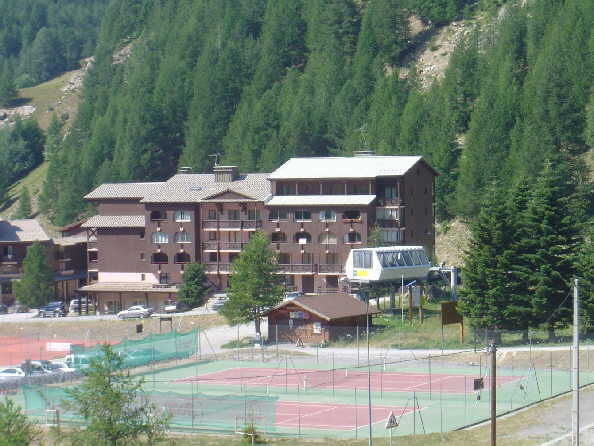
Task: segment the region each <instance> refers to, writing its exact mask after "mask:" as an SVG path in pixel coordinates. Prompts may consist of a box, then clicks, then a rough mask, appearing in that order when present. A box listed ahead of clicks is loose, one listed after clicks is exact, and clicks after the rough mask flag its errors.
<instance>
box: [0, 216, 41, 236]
mask: <svg viewBox="0 0 594 446" xmlns="http://www.w3.org/2000/svg"><path fill="white" fill-rule="evenodd" d="M49 240H50V238H49V236H48V235H47V234H46V233H45V231H44V230H43V228H42V227H41V225H40V224H39V222H38V221H37V220H35V219H32V218H28V219H25V220H0V242H46V241H49Z"/></svg>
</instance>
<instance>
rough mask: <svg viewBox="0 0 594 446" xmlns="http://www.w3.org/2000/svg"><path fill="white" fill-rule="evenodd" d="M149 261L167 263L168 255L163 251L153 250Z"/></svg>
mask: <svg viewBox="0 0 594 446" xmlns="http://www.w3.org/2000/svg"><path fill="white" fill-rule="evenodd" d="M151 263H156V264H165V263H169V257H168V256H167V254H165V253H164V252H155V253H154V254H153V255H152V256H151Z"/></svg>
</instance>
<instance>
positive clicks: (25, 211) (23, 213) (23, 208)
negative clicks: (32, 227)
mask: <svg viewBox="0 0 594 446" xmlns="http://www.w3.org/2000/svg"><path fill="white" fill-rule="evenodd" d="M31 213H32V211H31V197H30V196H29V189H27V188H26V187H24V186H23V188H22V189H21V193H20V195H19V206H18V208H17V210H16V213H15V215H14V218H15V219H22V218H30V217H31Z"/></svg>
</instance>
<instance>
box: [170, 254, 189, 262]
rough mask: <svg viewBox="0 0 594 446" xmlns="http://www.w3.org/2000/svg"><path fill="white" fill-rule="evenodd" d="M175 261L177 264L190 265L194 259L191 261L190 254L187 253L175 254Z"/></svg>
mask: <svg viewBox="0 0 594 446" xmlns="http://www.w3.org/2000/svg"><path fill="white" fill-rule="evenodd" d="M173 261H174V262H175V263H190V262H191V261H192V259H190V254H188V253H187V252H178V253H177V254H175V256H174V258H173Z"/></svg>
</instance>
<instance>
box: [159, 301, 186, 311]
mask: <svg viewBox="0 0 594 446" xmlns="http://www.w3.org/2000/svg"><path fill="white" fill-rule="evenodd" d="M190 309H191V308H190V306H189V305H188V304H186V303H184V302H176V301H174V300H169V301H167V302H165V305H164V306H163V311H165V313H179V312H182V311H188V310H190Z"/></svg>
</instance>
